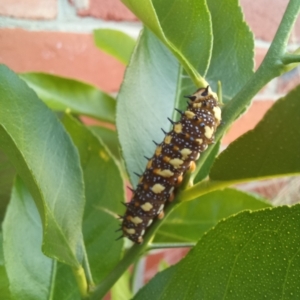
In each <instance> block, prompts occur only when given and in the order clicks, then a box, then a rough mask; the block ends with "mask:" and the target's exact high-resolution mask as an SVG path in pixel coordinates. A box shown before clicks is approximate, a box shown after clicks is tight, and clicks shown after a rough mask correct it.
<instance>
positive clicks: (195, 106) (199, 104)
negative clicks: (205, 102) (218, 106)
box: [193, 103, 202, 108]
mask: <svg viewBox="0 0 300 300" xmlns="http://www.w3.org/2000/svg"><path fill="white" fill-rule="evenodd" d="M201 106H202V103H194V104H193V107H194V108H200V107H201Z"/></svg>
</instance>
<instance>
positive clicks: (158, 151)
mask: <svg viewBox="0 0 300 300" xmlns="http://www.w3.org/2000/svg"><path fill="white" fill-rule="evenodd" d="M161 150H162V147H161V146H158V147H157V148H156V150H155V155H156V156H159V155H160V154H161Z"/></svg>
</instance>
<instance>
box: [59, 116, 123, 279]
mask: <svg viewBox="0 0 300 300" xmlns="http://www.w3.org/2000/svg"><path fill="white" fill-rule="evenodd" d="M63 123H64V125H65V128H66V129H67V131H68V132H69V134H70V135H71V137H72V139H73V142H74V144H75V145H76V147H77V148H78V151H79V154H80V159H81V166H82V169H83V173H84V181H85V187H86V189H85V196H86V205H85V211H84V217H83V233H84V241H85V245H86V249H87V254H88V259H89V262H90V268H91V271H92V274H93V278H94V281H95V282H99V281H100V280H101V279H103V278H104V277H105V276H106V275H107V274H108V272H109V271H110V270H111V269H112V268H113V267H114V266H115V265H116V264H117V262H118V261H119V260H120V257H121V251H122V246H123V243H122V240H120V241H117V242H116V241H115V240H116V238H117V237H118V236H119V235H120V234H121V233H116V232H115V231H116V229H118V228H119V223H120V222H119V221H118V220H117V217H118V214H120V213H121V212H122V211H123V206H122V204H121V202H124V199H125V196H124V183H123V180H122V177H121V175H120V170H119V168H118V166H117V164H116V162H115V161H114V158H113V157H112V156H111V154H110V153H109V151H108V150H107V148H106V147H105V146H104V145H103V144H102V143H101V141H100V140H99V139H97V137H96V136H94V135H93V134H92V132H91V131H89V130H88V128H87V127H85V126H83V125H81V124H80V123H79V122H78V121H76V120H75V119H74V118H72V117H71V116H68V115H66V116H65V117H64V119H63Z"/></svg>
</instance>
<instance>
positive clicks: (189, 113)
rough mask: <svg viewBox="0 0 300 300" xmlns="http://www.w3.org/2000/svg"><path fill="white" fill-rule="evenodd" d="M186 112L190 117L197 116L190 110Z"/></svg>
mask: <svg viewBox="0 0 300 300" xmlns="http://www.w3.org/2000/svg"><path fill="white" fill-rule="evenodd" d="M184 114H185V115H186V116H187V118H188V119H193V118H194V117H195V114H194V113H193V112H192V111H190V110H186V111H185V112H184Z"/></svg>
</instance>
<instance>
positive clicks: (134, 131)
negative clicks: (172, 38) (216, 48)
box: [116, 29, 179, 186]
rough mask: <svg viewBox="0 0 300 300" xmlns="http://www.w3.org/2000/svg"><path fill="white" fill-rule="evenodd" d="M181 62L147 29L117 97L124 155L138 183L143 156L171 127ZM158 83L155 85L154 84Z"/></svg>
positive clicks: (134, 183)
mask: <svg viewBox="0 0 300 300" xmlns="http://www.w3.org/2000/svg"><path fill="white" fill-rule="evenodd" d="M178 71H179V69H178V63H177V61H176V60H175V59H174V57H173V56H172V54H171V53H170V52H169V51H168V49H167V48H166V47H165V46H164V45H163V44H162V43H160V42H159V40H158V39H157V38H156V37H155V36H154V35H153V34H152V33H151V32H150V31H149V30H147V29H144V31H143V33H142V35H141V36H140V39H139V41H138V44H137V47H136V49H135V51H134V53H133V57H132V59H131V62H130V64H129V66H128V67H127V71H126V75H125V79H124V81H123V84H122V87H121V91H120V93H119V95H118V101H117V118H116V123H117V128H118V134H119V140H120V144H121V146H122V152H123V157H124V160H125V163H126V167H127V170H128V171H129V175H130V179H131V182H132V184H133V186H135V185H136V184H137V181H138V179H137V177H136V176H135V175H134V174H133V172H137V173H140V172H142V171H143V169H144V168H145V166H146V160H145V158H144V157H143V156H144V155H145V156H149V157H151V156H152V155H153V153H154V149H155V145H154V143H153V142H152V140H156V141H161V140H162V139H163V137H164V134H163V133H162V131H161V129H160V128H161V127H162V128H165V129H166V128H169V127H170V123H169V121H168V120H167V117H170V116H172V112H173V109H174V101H175V99H176V82H177V75H178ZM153 87H155V88H153Z"/></svg>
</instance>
